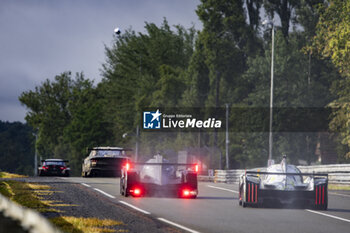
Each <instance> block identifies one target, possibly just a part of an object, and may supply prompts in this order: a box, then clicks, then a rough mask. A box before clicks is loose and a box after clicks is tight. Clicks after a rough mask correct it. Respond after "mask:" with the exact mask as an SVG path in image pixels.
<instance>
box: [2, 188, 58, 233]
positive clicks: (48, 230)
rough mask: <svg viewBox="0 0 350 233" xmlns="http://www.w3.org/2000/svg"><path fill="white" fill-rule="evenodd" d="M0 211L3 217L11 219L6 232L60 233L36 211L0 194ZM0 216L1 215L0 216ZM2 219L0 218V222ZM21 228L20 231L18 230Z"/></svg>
mask: <svg viewBox="0 0 350 233" xmlns="http://www.w3.org/2000/svg"><path fill="white" fill-rule="evenodd" d="M0 212H1V214H2V215H3V216H2V218H3V217H5V218H6V221H8V219H10V220H12V221H13V224H9V227H11V228H13V229H6V231H7V232H30V233H61V231H59V230H58V229H57V228H55V227H53V225H52V224H51V223H50V222H49V221H48V220H47V219H46V218H45V217H43V216H41V215H40V214H39V213H38V212H36V211H34V210H31V209H28V208H25V207H22V206H20V205H18V204H16V203H14V202H12V201H10V200H9V199H8V198H6V197H4V196H3V195H1V194H0ZM0 218H1V217H0ZM1 221H2V219H0V222H1ZM20 228H22V231H21V230H19V229H20Z"/></svg>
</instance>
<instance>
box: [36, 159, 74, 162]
mask: <svg viewBox="0 0 350 233" xmlns="http://www.w3.org/2000/svg"><path fill="white" fill-rule="evenodd" d="M45 161H46V160H45V159H42V160H41V162H42V163H43V162H45ZM58 162H65V163H69V160H60V161H58Z"/></svg>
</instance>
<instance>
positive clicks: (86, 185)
mask: <svg viewBox="0 0 350 233" xmlns="http://www.w3.org/2000/svg"><path fill="white" fill-rule="evenodd" d="M80 184H81V185H84V186H85V187H88V188H90V187H91V186H90V185H88V184H85V183H80Z"/></svg>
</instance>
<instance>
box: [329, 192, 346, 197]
mask: <svg viewBox="0 0 350 233" xmlns="http://www.w3.org/2000/svg"><path fill="white" fill-rule="evenodd" d="M328 194H331V195H337V196H342V197H350V195H349V194H342V193H333V192H329V193H328Z"/></svg>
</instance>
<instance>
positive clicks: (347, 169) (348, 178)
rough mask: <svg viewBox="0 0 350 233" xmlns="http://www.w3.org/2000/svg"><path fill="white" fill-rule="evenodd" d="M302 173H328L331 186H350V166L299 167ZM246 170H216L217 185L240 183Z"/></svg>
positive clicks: (215, 179)
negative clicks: (240, 178) (241, 176)
mask: <svg viewBox="0 0 350 233" xmlns="http://www.w3.org/2000/svg"><path fill="white" fill-rule="evenodd" d="M298 168H299V169H300V170H301V172H305V173H313V172H315V173H328V179H329V180H328V182H329V183H330V184H342V185H350V164H330V165H316V166H298ZM258 169H259V170H260V171H264V170H265V169H264V168H255V169H251V170H258ZM244 171H245V170H243V169H240V170H215V173H214V179H213V181H214V182H215V183H238V182H239V176H240V175H241V174H242V173H244Z"/></svg>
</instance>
